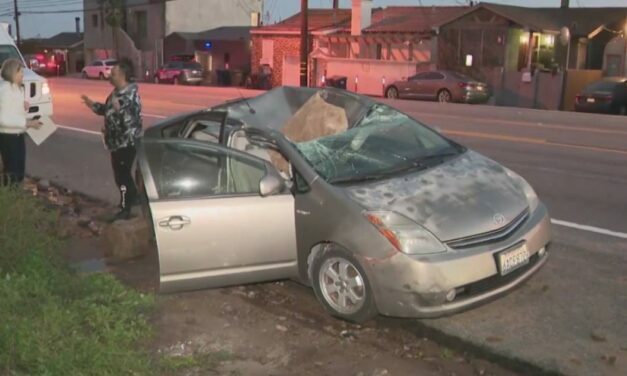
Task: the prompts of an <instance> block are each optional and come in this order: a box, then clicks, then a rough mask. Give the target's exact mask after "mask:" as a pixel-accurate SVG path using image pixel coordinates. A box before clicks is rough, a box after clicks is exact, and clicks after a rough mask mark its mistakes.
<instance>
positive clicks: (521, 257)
mask: <svg viewBox="0 0 627 376" xmlns="http://www.w3.org/2000/svg"><path fill="white" fill-rule="evenodd" d="M498 260H499V266H500V269H501V275H506V274H509V273H511V272H513V271H514V270H516V269H518V268H520V267H522V266H525V265H527V264H528V263H529V250H528V249H527V245H526V244H523V245H521V246H520V247H516V248H514V249H509V250H507V251H503V252H501V253H499V255H498Z"/></svg>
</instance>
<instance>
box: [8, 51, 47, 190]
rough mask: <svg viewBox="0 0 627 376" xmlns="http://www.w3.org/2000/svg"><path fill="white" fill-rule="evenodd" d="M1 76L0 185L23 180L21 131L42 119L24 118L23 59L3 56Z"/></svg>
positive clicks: (23, 165) (24, 154) (39, 125)
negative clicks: (5, 58) (0, 156)
mask: <svg viewBox="0 0 627 376" xmlns="http://www.w3.org/2000/svg"><path fill="white" fill-rule="evenodd" d="M0 76H2V80H0V154H2V162H3V165H4V171H2V175H1V176H0V185H7V184H8V185H17V184H20V183H21V182H22V180H24V170H25V166H26V144H25V143H24V132H26V129H28V128H35V129H39V128H40V127H41V122H39V120H27V119H26V114H27V111H28V107H29V104H28V102H26V101H24V89H23V86H24V84H23V81H24V70H23V67H22V62H21V61H19V60H16V59H8V60H6V61H5V62H4V63H3V64H2V70H1V71H0Z"/></svg>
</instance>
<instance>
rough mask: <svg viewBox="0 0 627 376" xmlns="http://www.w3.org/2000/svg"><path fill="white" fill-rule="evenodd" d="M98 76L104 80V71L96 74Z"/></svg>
mask: <svg viewBox="0 0 627 376" xmlns="http://www.w3.org/2000/svg"><path fill="white" fill-rule="evenodd" d="M98 78H99V79H100V80H102V81H104V79H105V75H104V73H102V72H100V74H99V75H98Z"/></svg>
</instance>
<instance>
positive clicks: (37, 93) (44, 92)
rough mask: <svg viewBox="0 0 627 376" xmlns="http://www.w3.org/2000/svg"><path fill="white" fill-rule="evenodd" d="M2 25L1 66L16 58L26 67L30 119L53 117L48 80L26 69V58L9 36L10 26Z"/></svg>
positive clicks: (25, 90)
mask: <svg viewBox="0 0 627 376" xmlns="http://www.w3.org/2000/svg"><path fill="white" fill-rule="evenodd" d="M0 25H2V27H0V65H2V63H4V61H5V60H7V59H10V58H14V59H18V60H20V61H21V62H22V64H23V65H24V67H25V68H24V99H25V100H26V101H27V102H28V103H30V109H29V110H28V117H29V118H32V117H34V116H37V115H40V116H42V117H46V116H52V95H51V93H50V86H49V85H48V80H46V79H45V78H43V77H41V76H40V75H38V74H37V73H35V72H33V71H32V70H30V69H28V68H26V63H25V62H24V58H23V57H22V54H21V53H20V51H19V50H18V49H17V46H16V45H15V41H13V38H12V37H11V35H10V34H9V24H8V23H0Z"/></svg>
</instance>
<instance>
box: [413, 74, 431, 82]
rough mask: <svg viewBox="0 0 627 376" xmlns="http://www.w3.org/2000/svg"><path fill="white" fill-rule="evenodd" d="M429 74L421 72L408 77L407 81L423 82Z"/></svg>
mask: <svg viewBox="0 0 627 376" xmlns="http://www.w3.org/2000/svg"><path fill="white" fill-rule="evenodd" d="M428 74H429V72H422V73H418V74H416V75H413V76H412V77H410V78H409V79H410V80H411V81H415V80H425V79H426V78H427V75H428Z"/></svg>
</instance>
